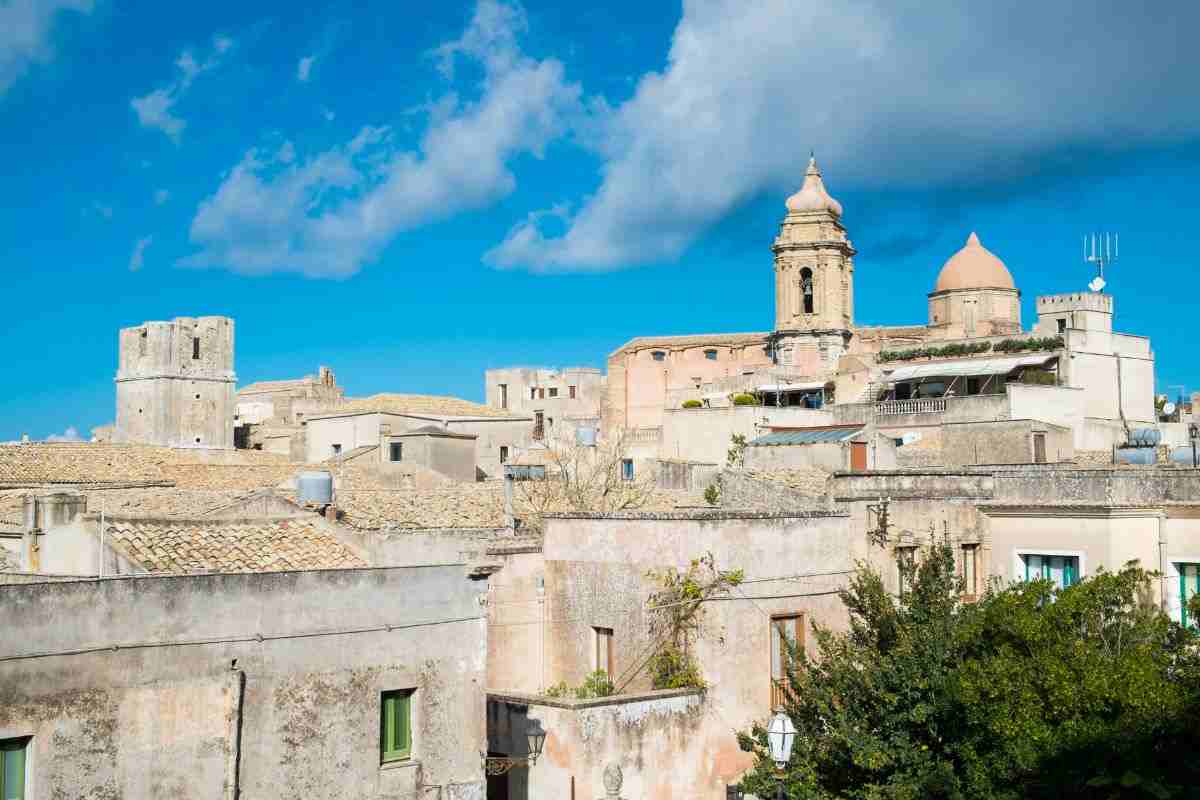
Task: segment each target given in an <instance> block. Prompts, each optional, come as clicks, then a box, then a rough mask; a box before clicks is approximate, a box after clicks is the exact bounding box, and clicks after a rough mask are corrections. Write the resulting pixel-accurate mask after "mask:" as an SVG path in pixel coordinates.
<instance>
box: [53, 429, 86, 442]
mask: <svg viewBox="0 0 1200 800" xmlns="http://www.w3.org/2000/svg"><path fill="white" fill-rule="evenodd" d="M46 441H47V442H82V441H83V437H82V436H80V435H79V429H78V428H76V427H75V426H74V425H68V426H67V429H66V430H65V431H63V432H62V433H52V434H50V435H49V436H47V437H46Z"/></svg>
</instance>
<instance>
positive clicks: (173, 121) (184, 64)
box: [129, 36, 233, 144]
mask: <svg viewBox="0 0 1200 800" xmlns="http://www.w3.org/2000/svg"><path fill="white" fill-rule="evenodd" d="M232 47H233V40H232V39H230V38H228V37H226V36H216V37H214V38H213V44H212V52H211V53H210V54H209V56H208V58H206V59H205V60H204V61H197V60H196V57H195V55H193V53H192V51H191V50H184V51H183V52H182V53H180V54H179V58H177V59H175V67H176V69H178V70H179V77H178V78H177V79H176V80H175V81H173V82H172V83H170V84H168V85H167V86H164V87H161V88H158V89H155V90H153V91H151V92H149V93H148V94H145V95H142V96H141V97H135V98H133V99H132V100H130V101H129V105H130V106H131V107H132V108H133V110H134V112H135V113H136V114H137V118H138V122H139V123H140V124H141V126H142V127H143V128H156V129H158V130H160V131H162V132H163V133H165V134H166V135H167V136H168V137H169V138H170V139H171V140H172V141H173V142H175V143H176V144H178V143H179V139H180V136H182V134H183V129H184V128H186V127H187V122H186V121H185V120H184V119H182V118H181V117H180V116H178V115H177V114H175V113H174V111H173V109H174V108H175V105H176V104H177V103H178V102H179V101H180V100H181V99H182V98H183V96H184V94H186V93H187V91H188V89H190V88H191V86H192V82H193V81H195V80H196V78H198V77H199V76H200V75H202V74H204V73H205V72H208V71H210V70H213V69H216V68H217V67H218V66H220V64H221V61H222V59H223V57H224V55H225V54H226V53H227V52H228V51H229V50H230V48H232Z"/></svg>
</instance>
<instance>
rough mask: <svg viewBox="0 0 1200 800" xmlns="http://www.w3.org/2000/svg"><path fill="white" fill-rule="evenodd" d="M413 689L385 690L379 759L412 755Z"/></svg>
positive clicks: (382, 761)
mask: <svg viewBox="0 0 1200 800" xmlns="http://www.w3.org/2000/svg"><path fill="white" fill-rule="evenodd" d="M412 696H413V693H412V690H411V689H406V690H403V691H396V692H384V693H383V695H382V696H381V704H380V705H381V706H382V707H381V708H380V714H379V761H380V762H381V763H385V764H386V763H387V762H389V761H403V760H405V759H408V758H411V757H412Z"/></svg>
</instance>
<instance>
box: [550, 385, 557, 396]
mask: <svg viewBox="0 0 1200 800" xmlns="http://www.w3.org/2000/svg"><path fill="white" fill-rule="evenodd" d="M550 396H551V397H558V388H557V387H551V388H550Z"/></svg>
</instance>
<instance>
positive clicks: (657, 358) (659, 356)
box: [650, 350, 667, 361]
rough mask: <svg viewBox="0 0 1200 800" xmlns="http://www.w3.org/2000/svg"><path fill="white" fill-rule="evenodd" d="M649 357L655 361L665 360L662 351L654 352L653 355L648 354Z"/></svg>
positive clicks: (664, 354)
mask: <svg viewBox="0 0 1200 800" xmlns="http://www.w3.org/2000/svg"><path fill="white" fill-rule="evenodd" d="M650 357H651V358H653V359H654V360H655V361H665V360H666V358H667V354H666V353H664V352H663V351H662V350H655V351H654V352H653V353H651V354H650Z"/></svg>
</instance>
